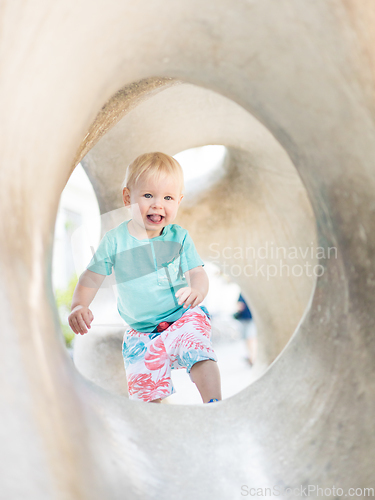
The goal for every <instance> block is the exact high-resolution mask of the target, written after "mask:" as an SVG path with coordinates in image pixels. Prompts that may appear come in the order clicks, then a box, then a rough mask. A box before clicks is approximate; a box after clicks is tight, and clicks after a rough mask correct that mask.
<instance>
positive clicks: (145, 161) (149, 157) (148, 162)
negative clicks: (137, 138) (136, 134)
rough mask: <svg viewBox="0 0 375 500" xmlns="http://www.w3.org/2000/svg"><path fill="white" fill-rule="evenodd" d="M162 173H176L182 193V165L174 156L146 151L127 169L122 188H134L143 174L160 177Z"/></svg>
mask: <svg viewBox="0 0 375 500" xmlns="http://www.w3.org/2000/svg"><path fill="white" fill-rule="evenodd" d="M162 174H166V175H174V176H176V177H177V179H178V180H179V182H180V186H181V193H182V191H183V190H184V173H183V171H182V168H181V165H180V164H179V163H178V161H177V160H175V159H174V158H173V157H172V156H169V155H167V154H165V153H159V152H156V153H145V154H143V155H140V156H138V157H137V158H136V159H135V160H134V161H133V162H132V163H130V165H129V166H128V168H127V169H126V175H125V179H124V182H123V183H122V189H123V188H124V187H127V188H128V189H131V188H133V187H134V186H135V185H136V183H137V182H138V181H139V179H140V177H142V176H143V175H144V176H145V177H146V178H148V177H157V178H160V176H161V175H162Z"/></svg>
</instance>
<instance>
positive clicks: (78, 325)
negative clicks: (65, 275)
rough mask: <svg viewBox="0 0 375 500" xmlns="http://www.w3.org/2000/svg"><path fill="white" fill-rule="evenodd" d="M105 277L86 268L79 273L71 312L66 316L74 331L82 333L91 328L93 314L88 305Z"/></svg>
mask: <svg viewBox="0 0 375 500" xmlns="http://www.w3.org/2000/svg"><path fill="white" fill-rule="evenodd" d="M105 277H106V276H105V275H103V274H98V273H94V272H92V271H89V270H88V269H86V271H84V272H83V273H82V274H81V276H80V278H79V280H78V283H77V286H76V288H75V290H74V293H73V300H72V306H71V313H70V315H69V318H68V321H69V326H70V328H71V329H72V330H73V332H74V333H80V334H81V335H84V334H85V333H87V328H91V326H90V325H91V322H92V320H93V319H94V315H93V314H92V312H91V310H90V309H89V305H90V304H91V302H92V301H93V300H94V297H95V295H96V293H97V291H98V290H99V288H100V286H101V284H102V283H103V281H104V278H105Z"/></svg>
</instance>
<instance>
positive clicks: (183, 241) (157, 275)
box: [87, 219, 204, 332]
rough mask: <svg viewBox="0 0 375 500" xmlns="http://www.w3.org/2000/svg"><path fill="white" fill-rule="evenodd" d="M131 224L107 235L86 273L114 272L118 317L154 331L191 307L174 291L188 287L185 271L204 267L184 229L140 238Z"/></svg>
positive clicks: (174, 227)
mask: <svg viewBox="0 0 375 500" xmlns="http://www.w3.org/2000/svg"><path fill="white" fill-rule="evenodd" d="M130 220H131V219H130ZM128 223H129V220H127V221H125V222H122V223H121V224H120V225H119V226H117V227H115V228H114V229H111V230H110V231H108V232H107V233H106V234H105V235H104V236H103V238H102V240H101V242H100V243H99V246H98V249H97V250H96V252H95V255H94V256H93V257H92V259H91V261H90V263H89V265H88V266H87V269H88V270H89V271H93V272H94V273H98V274H104V275H110V274H112V270H114V272H115V278H116V284H117V290H118V299H117V309H118V312H119V314H120V316H121V317H122V318H123V319H124V320H125V321H126V323H128V325H129V326H130V327H131V328H134V329H135V330H138V331H140V332H152V331H153V330H155V328H156V326H157V325H158V324H159V323H160V322H162V321H170V322H172V321H176V320H177V319H179V318H181V316H182V315H183V314H184V313H185V312H186V311H187V310H188V309H189V308H190V306H189V308H187V309H184V308H183V306H182V305H181V306H180V305H179V304H178V302H177V300H178V299H177V298H176V297H175V293H176V292H177V290H179V289H180V288H182V287H185V286H188V283H187V280H186V278H185V276H184V273H186V271H188V270H190V269H193V268H194V267H198V266H204V263H203V261H202V259H201V258H200V257H199V255H198V252H197V250H196V248H195V246H194V243H193V240H192V239H191V237H190V235H189V233H188V231H187V230H186V229H183V228H182V227H181V226H179V225H177V224H169V225H168V226H165V227H164V229H163V232H162V234H161V235H160V236H157V237H155V238H151V239H144V240H138V239H137V238H135V237H134V236H133V235H131V234H130V233H129V231H128Z"/></svg>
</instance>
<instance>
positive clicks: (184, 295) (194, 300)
mask: <svg viewBox="0 0 375 500" xmlns="http://www.w3.org/2000/svg"><path fill="white" fill-rule="evenodd" d="M176 297H177V298H179V300H178V304H179V305H181V304H184V309H186V308H187V307H189V305H190V304H191V307H195V306H197V305H198V304H200V303H201V302H202V300H203V299H204V296H203V294H202V293H201V292H200V291H199V290H197V289H196V288H191V287H190V286H185V287H184V288H180V289H179V290H178V292H176ZM184 302H185V303H184Z"/></svg>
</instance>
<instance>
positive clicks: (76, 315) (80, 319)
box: [68, 306, 94, 335]
mask: <svg viewBox="0 0 375 500" xmlns="http://www.w3.org/2000/svg"><path fill="white" fill-rule="evenodd" d="M93 319H94V315H93V314H92V312H91V311H90V309H89V308H88V307H86V306H76V307H75V308H74V309H73V310H72V312H71V313H70V314H69V317H68V321H69V326H70V328H71V329H72V330H73V332H74V333H77V334H78V333H79V334H81V335H84V334H85V333H87V331H88V330H87V328H91V322H92V320H93Z"/></svg>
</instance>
